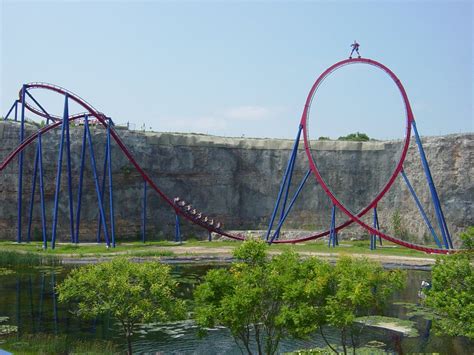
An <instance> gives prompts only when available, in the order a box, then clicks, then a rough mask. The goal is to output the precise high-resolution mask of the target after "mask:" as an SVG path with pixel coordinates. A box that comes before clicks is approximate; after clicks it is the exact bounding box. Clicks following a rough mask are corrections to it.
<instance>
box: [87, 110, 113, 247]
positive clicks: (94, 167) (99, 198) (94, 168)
mask: <svg viewBox="0 0 474 355" xmlns="http://www.w3.org/2000/svg"><path fill="white" fill-rule="evenodd" d="M84 123H85V128H86V131H87V133H86V135H87V139H88V142H89V153H90V157H91V166H92V172H93V175H94V185H95V191H96V193H97V202H98V205H99V212H100V217H101V219H102V224H103V226H104V236H105V241H106V243H107V248H109V247H110V241H109V233H108V231H107V224H106V219H105V212H104V204H103V202H102V195H101V191H100V187H99V179H98V177H97V165H96V162H95V156H94V146H93V145H92V137H91V132H90V130H89V118H88V117H87V116H86V117H85V121H84Z"/></svg>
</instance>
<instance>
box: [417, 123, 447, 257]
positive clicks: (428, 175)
mask: <svg viewBox="0 0 474 355" xmlns="http://www.w3.org/2000/svg"><path fill="white" fill-rule="evenodd" d="M412 126H413V132H414V133H415V139H416V144H417V145H418V150H419V152H420V157H421V164H422V165H423V169H424V171H425V175H426V180H427V181H428V186H429V188H430V192H431V198H432V200H433V205H434V209H435V213H436V219H437V220H438V226H439V229H440V231H441V235H442V237H443V243H444V246H445V248H446V249H449V248H452V247H453V245H452V241H451V236H450V235H449V231H448V228H447V225H446V221H445V220H444V218H443V216H444V214H443V213H442V210H441V204H440V201H439V197H438V193H437V191H436V187H435V185H434V182H433V177H432V176H431V171H430V168H429V165H428V160H427V159H426V155H425V151H424V149H423V145H422V143H421V138H420V136H419V134H418V129H417V128H416V123H415V120H413V121H412Z"/></svg>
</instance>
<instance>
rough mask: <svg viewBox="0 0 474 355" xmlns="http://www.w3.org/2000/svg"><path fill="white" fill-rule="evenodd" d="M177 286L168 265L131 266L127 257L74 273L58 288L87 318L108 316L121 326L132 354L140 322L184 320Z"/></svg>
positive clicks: (133, 264) (61, 295)
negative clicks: (135, 331)
mask: <svg viewBox="0 0 474 355" xmlns="http://www.w3.org/2000/svg"><path fill="white" fill-rule="evenodd" d="M176 286H177V283H176V282H175V281H174V280H173V279H172V278H171V275H170V272H169V266H166V265H162V264H159V263H155V262H147V263H143V264H138V263H132V262H130V261H128V260H126V259H125V258H118V259H114V260H113V261H111V262H107V263H101V264H97V265H89V266H86V267H81V268H77V269H75V270H73V271H72V272H71V273H70V274H69V275H68V277H67V278H66V279H65V280H64V281H63V283H61V284H60V285H59V286H58V292H59V298H58V299H59V301H60V302H72V303H73V304H74V308H75V313H76V314H77V315H78V316H79V317H81V318H85V319H90V318H95V317H97V316H99V315H103V314H109V315H110V316H112V317H113V318H116V319H117V320H118V321H119V322H120V324H121V325H122V330H123V332H124V334H125V337H126V339H127V345H128V353H129V354H132V344H131V336H132V334H133V330H134V328H135V326H136V325H137V324H138V323H146V322H157V321H168V320H171V319H182V318H183V317H184V316H185V307H184V303H183V301H182V300H179V299H177V298H175V297H174V296H173V292H174V290H175V289H176Z"/></svg>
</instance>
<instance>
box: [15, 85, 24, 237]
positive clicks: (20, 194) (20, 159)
mask: <svg viewBox="0 0 474 355" xmlns="http://www.w3.org/2000/svg"><path fill="white" fill-rule="evenodd" d="M25 92H26V86H25V85H23V87H22V89H21V125H20V144H21V143H23V140H24V139H25ZM15 121H16V110H15ZM22 203H23V151H21V152H20V156H19V157H18V220H17V236H16V241H17V243H21V212H22V209H23V208H22V207H23V206H22Z"/></svg>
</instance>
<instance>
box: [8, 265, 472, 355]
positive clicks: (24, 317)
mask: <svg viewBox="0 0 474 355" xmlns="http://www.w3.org/2000/svg"><path fill="white" fill-rule="evenodd" d="M213 267H224V266H216V265H174V266H173V269H172V274H173V276H174V277H176V278H177V279H178V282H179V286H178V287H179V289H178V294H179V295H180V297H182V298H185V299H187V300H191V298H192V293H193V290H194V289H195V287H196V285H197V284H199V282H200V281H201V280H202V277H203V276H204V275H205V273H206V272H207V271H208V270H209V269H210V268H213ZM70 270H71V269H69V268H62V267H39V268H36V269H23V270H17V272H16V273H15V274H11V275H6V276H2V277H0V295H1V301H0V317H2V316H7V317H9V321H8V322H7V323H8V324H13V325H17V326H18V334H17V337H18V338H21V336H22V335H23V334H31V333H46V334H58V335H61V334H66V335H72V336H74V338H77V339H79V338H82V339H106V340H112V341H114V342H116V343H117V344H119V345H120V346H123V347H124V348H125V344H124V339H123V337H122V336H120V330H119V329H120V328H119V327H118V325H117V324H116V323H115V322H114V321H113V320H112V319H111V318H110V317H109V316H104V317H101V318H98V319H95V320H91V321H85V320H81V319H79V318H77V317H76V316H74V315H73V314H72V313H70V312H69V311H68V310H67V309H66V308H65V307H64V306H63V305H62V304H59V303H58V300H57V294H56V292H55V286H56V285H57V283H58V282H61V281H62V280H63V279H64V277H65V276H66V275H67V273H68V272H69V271H70ZM429 277H430V275H429V272H426V271H413V270H411V271H409V272H408V286H407V287H406V288H405V289H404V290H403V291H401V292H399V293H397V294H396V295H395V296H394V301H398V302H417V291H418V287H419V285H420V283H421V280H423V279H425V280H426V279H429ZM384 314H385V315H387V316H392V317H398V318H403V319H407V318H410V317H409V316H407V310H406V308H404V307H402V306H400V305H393V304H391V305H388V306H387V307H386V309H385V310H384ZM410 319H411V320H413V321H415V322H416V324H417V329H418V332H419V334H420V336H418V337H415V338H407V337H404V336H402V335H401V334H399V333H396V332H392V331H385V330H381V329H371V328H366V329H365V330H364V332H363V334H362V335H361V337H360V344H361V345H366V344H368V343H371V342H373V341H376V342H379V343H382V348H383V349H385V350H386V351H388V352H394V353H406V352H440V353H449V354H471V353H472V350H473V344H472V343H470V342H468V341H467V340H466V339H463V338H453V337H437V336H435V335H434V334H433V333H432V332H431V325H432V324H431V321H430V320H426V319H423V318H421V317H411V318H410ZM327 333H328V337H329V338H330V341H331V342H339V335H338V334H337V332H335V331H330V330H327ZM133 346H134V349H135V350H136V352H137V353H152V352H153V353H154V352H156V351H159V352H163V353H166V354H240V353H241V352H240V349H239V347H238V346H237V344H236V343H235V342H234V340H233V338H232V337H231V335H230V334H229V331H228V330H227V329H225V328H217V329H211V330H209V332H208V335H207V336H206V337H204V338H199V336H198V334H197V327H196V325H195V324H194V322H193V321H191V320H187V321H183V322H174V323H167V324H146V325H142V326H141V327H139V329H138V331H137V332H136V333H135V335H134V343H133ZM320 346H325V345H324V343H323V341H322V339H321V338H320V336H319V335H318V334H315V335H314V336H311V337H310V338H309V339H307V340H294V339H293V340H291V339H290V340H285V341H283V342H282V344H281V347H280V351H281V352H283V351H291V350H296V349H301V348H314V347H320Z"/></svg>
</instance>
